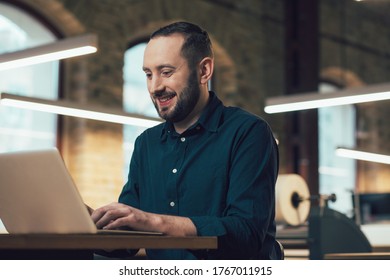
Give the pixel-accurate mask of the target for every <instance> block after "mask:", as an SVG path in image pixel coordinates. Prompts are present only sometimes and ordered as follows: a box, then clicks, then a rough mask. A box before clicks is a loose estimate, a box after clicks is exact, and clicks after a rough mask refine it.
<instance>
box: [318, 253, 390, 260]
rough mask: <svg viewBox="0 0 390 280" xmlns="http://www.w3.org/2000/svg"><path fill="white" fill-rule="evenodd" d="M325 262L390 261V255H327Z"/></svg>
mask: <svg viewBox="0 0 390 280" xmlns="http://www.w3.org/2000/svg"><path fill="white" fill-rule="evenodd" d="M324 259H325V260H390V253H385V252H372V253H334V254H325V256H324Z"/></svg>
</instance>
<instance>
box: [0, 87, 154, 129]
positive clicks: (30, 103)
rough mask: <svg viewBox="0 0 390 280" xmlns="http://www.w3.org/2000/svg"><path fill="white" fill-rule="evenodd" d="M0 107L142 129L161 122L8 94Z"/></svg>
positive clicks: (102, 109)
mask: <svg viewBox="0 0 390 280" xmlns="http://www.w3.org/2000/svg"><path fill="white" fill-rule="evenodd" d="M0 105H2V106H10V107H17V108H23V109H30V110H35V111H41V112H47V113H53V114H59V115H64V116H72V117H79V118H85V119H92V120H99V121H105V122H112V123H119V124H127V125H135V126H142V127H152V126H155V125H158V124H160V123H161V122H162V121H161V120H160V119H157V118H149V117H145V116H142V115H137V114H129V113H126V112H123V111H121V110H112V109H111V110H110V109H107V108H105V107H98V106H90V105H87V104H85V105H80V104H77V103H73V102H69V101H64V100H47V99H40V98H33V97H26V96H19V95H13V94H8V93H1V94H0Z"/></svg>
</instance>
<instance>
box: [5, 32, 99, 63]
mask: <svg viewBox="0 0 390 280" xmlns="http://www.w3.org/2000/svg"><path fill="white" fill-rule="evenodd" d="M96 51H97V36H96V35H93V34H86V35H82V36H78V37H72V38H67V39H63V40H59V41H56V42H54V43H50V44H46V45H42V46H37V47H34V48H29V49H25V50H21V51H16V52H12V53H5V54H1V55H0V71H2V70H8V69H12V68H17V67H24V66H28V65H33V64H38V63H44V62H49V61H55V60H60V59H64V58H70V57H75V56H80V55H85V54H90V53H94V52H96Z"/></svg>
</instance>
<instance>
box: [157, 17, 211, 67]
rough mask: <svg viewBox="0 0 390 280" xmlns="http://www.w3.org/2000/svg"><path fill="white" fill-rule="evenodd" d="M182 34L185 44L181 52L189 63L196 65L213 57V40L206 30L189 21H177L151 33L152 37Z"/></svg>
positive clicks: (192, 65)
mask: <svg viewBox="0 0 390 280" xmlns="http://www.w3.org/2000/svg"><path fill="white" fill-rule="evenodd" d="M175 33H178V34H182V35H183V36H184V40H185V41H184V44H183V46H182V49H181V54H182V55H183V57H184V58H186V59H187V61H188V65H189V66H190V67H194V66H195V65H196V64H197V63H199V62H200V61H201V60H202V59H203V58H205V57H213V50H212V46H211V40H210V38H209V35H208V34H207V32H206V31H205V30H203V29H202V28H200V27H199V26H197V25H195V24H193V23H189V22H175V23H172V24H169V25H167V26H164V27H161V28H160V29H158V30H157V31H155V32H153V33H152V35H150V39H153V38H156V37H160V36H169V35H172V34H175Z"/></svg>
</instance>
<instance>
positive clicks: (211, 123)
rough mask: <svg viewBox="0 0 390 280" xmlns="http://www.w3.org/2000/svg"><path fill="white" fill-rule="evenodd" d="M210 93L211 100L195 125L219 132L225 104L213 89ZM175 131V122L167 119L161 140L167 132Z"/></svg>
mask: <svg viewBox="0 0 390 280" xmlns="http://www.w3.org/2000/svg"><path fill="white" fill-rule="evenodd" d="M209 93H210V96H209V102H208V103H207V105H206V107H205V108H204V110H203V113H202V115H201V116H200V118H199V120H198V121H197V122H196V123H195V124H194V125H193V127H196V126H201V127H203V128H204V129H205V130H208V131H210V132H217V130H218V126H219V123H220V119H221V117H222V111H223V104H222V101H221V100H219V98H218V97H217V95H216V94H215V93H214V92H213V91H210V92H209ZM173 131H175V129H174V126H173V123H172V122H169V121H166V122H165V123H164V125H163V126H162V129H161V140H162V141H163V140H164V139H166V137H167V134H169V133H172V132H173Z"/></svg>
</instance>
